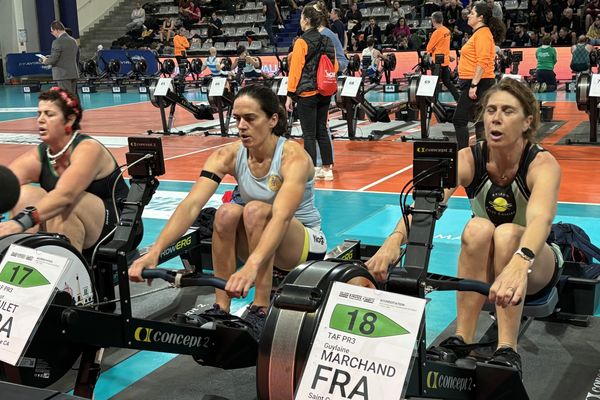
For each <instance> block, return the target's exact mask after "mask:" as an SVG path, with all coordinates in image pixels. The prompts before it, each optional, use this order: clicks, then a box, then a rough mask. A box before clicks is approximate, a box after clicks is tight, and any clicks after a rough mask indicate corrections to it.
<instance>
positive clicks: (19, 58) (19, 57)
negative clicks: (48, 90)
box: [6, 53, 52, 79]
mask: <svg viewBox="0 0 600 400" xmlns="http://www.w3.org/2000/svg"><path fill="white" fill-rule="evenodd" d="M36 54H37V53H9V54H7V55H6V73H7V75H8V79H10V78H14V77H20V76H52V66H50V65H44V64H42V63H41V62H40V60H39V57H38V56H37V55H36Z"/></svg>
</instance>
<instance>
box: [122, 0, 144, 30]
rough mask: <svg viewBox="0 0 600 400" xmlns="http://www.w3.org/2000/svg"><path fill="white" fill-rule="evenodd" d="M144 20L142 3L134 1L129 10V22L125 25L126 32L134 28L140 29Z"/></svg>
mask: <svg viewBox="0 0 600 400" xmlns="http://www.w3.org/2000/svg"><path fill="white" fill-rule="evenodd" d="M145 20H146V10H144V9H143V8H142V5H141V4H140V2H139V1H136V2H135V6H134V8H133V11H131V22H130V23H128V24H127V25H126V26H125V28H126V29H127V32H129V31H132V30H134V29H141V28H142V27H143V26H144V21H145Z"/></svg>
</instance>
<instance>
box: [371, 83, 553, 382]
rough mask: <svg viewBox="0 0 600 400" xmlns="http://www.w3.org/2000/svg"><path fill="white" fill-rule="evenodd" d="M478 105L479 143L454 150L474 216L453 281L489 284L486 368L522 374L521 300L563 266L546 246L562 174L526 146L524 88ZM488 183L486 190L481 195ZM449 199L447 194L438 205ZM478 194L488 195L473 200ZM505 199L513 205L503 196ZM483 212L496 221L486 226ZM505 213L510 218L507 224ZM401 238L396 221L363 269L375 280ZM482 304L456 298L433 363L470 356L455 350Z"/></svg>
mask: <svg viewBox="0 0 600 400" xmlns="http://www.w3.org/2000/svg"><path fill="white" fill-rule="evenodd" d="M481 104H482V111H481V114H480V119H481V120H483V123H484V127H485V142H484V144H480V143H477V144H476V145H474V147H473V148H465V149H462V150H460V152H459V157H458V160H459V161H458V184H459V185H461V186H463V187H465V188H467V192H468V193H469V197H470V198H471V197H472V198H473V199H471V207H472V210H473V215H474V216H473V218H471V219H470V220H469V221H468V223H467V225H466V226H465V228H464V231H463V234H462V237H461V252H460V256H459V258H458V276H459V277H461V278H468V279H475V280H479V281H487V282H490V283H492V286H491V289H490V294H489V298H488V300H489V301H490V302H494V303H496V315H497V321H498V347H497V350H496V352H495V353H494V355H493V356H492V358H491V360H490V361H489V362H491V363H494V364H500V365H505V366H509V367H513V368H516V369H517V370H519V372H520V370H521V359H520V356H519V354H518V353H517V352H516V349H517V335H518V330H519V326H520V320H521V314H522V312H523V298H524V297H525V295H528V296H529V295H534V296H541V295H543V294H545V293H546V291H547V290H549V289H551V288H552V287H553V286H554V285H555V284H556V282H557V279H558V276H559V274H558V269H559V268H560V266H561V263H562V261H561V256H559V253H556V252H555V251H554V250H553V246H550V245H548V244H547V243H546V239H547V237H548V234H549V231H550V228H551V224H552V220H553V218H554V215H555V213H556V206H557V197H558V189H559V186H560V167H559V165H558V162H557V161H556V159H555V158H554V157H553V156H552V155H551V154H550V153H549V152H547V151H543V149H541V147H539V146H538V145H534V144H532V143H534V142H535V133H536V131H537V128H538V126H539V118H540V117H539V115H540V113H539V108H538V103H537V101H536V99H535V97H534V95H533V93H532V92H531V90H530V89H529V88H528V87H527V86H525V85H523V84H522V83H520V82H517V81H515V80H513V79H503V80H501V81H500V82H499V83H498V84H496V85H495V86H493V87H492V88H490V89H489V91H488V92H486V94H485V95H484V96H483V99H482V100H481ZM482 149H483V150H484V151H482ZM486 182H488V184H487V185H488V186H486V187H485V188H482V187H480V186H482V185H484V184H486ZM489 182H491V183H489ZM513 185H514V186H513ZM517 186H518V187H517ZM454 191H455V189H452V190H447V191H446V193H445V199H444V201H447V200H448V198H449V197H450V196H451V195H452V193H454ZM484 191H485V193H487V194H486V195H485V196H482V197H481V198H477V195H478V193H482V192H484ZM492 192H493V193H496V196H495V197H493V198H492V197H490V193H492ZM509 192H510V194H511V195H514V196H512V197H513V198H514V199H516V200H515V201H513V200H511V198H510V197H511V196H508V195H505V194H506V193H509ZM475 200H476V201H475ZM515 207H522V208H524V209H521V210H515ZM489 210H491V212H492V214H497V215H494V216H495V217H502V218H491V216H490V214H489V213H488V211H489ZM515 211H516V212H515ZM511 213H512V214H514V217H511V218H510V219H508V218H506V217H507V216H508V215H509V214H511ZM500 214H502V215H500ZM494 221H495V222H494ZM406 236H407V230H406V226H405V223H404V220H403V219H401V220H400V221H399V222H398V224H397V225H396V228H395V229H394V231H393V232H392V233H391V234H390V236H389V237H388V238H387V240H386V241H385V243H384V244H383V246H382V247H381V249H380V250H379V251H378V252H377V253H376V254H375V256H373V257H372V258H371V259H370V260H369V261H368V262H367V266H368V268H369V270H370V271H372V273H373V274H374V275H375V277H376V278H377V279H379V280H385V279H386V278H387V267H388V265H389V264H390V263H391V262H393V261H394V260H396V259H397V258H398V257H399V255H400V246H401V245H402V244H403V243H406ZM485 300H486V299H485V298H484V297H483V296H481V295H480V294H477V293H473V292H459V294H458V295H457V323H456V333H455V335H454V336H451V337H450V338H447V339H446V340H444V341H442V342H441V343H440V345H439V346H437V347H434V348H432V349H430V350H428V352H430V353H431V356H432V357H433V358H434V359H438V360H444V361H449V362H452V361H454V360H455V359H456V358H461V357H465V356H467V355H468V353H469V351H470V350H464V347H463V348H462V349H461V348H460V347H458V348H457V347H456V346H457V345H461V344H463V345H464V344H465V343H472V342H473V340H474V336H475V331H476V328H477V320H478V318H479V313H480V311H481V308H482V306H483V304H484V302H485Z"/></svg>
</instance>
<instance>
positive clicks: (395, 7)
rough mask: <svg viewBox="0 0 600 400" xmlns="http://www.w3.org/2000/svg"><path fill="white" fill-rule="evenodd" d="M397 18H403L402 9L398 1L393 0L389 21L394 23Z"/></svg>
mask: <svg viewBox="0 0 600 400" xmlns="http://www.w3.org/2000/svg"><path fill="white" fill-rule="evenodd" d="M398 18H405V15H404V10H403V9H402V7H400V2H399V1H394V4H392V12H391V13H390V23H391V24H392V25H395V24H396V22H397V21H398Z"/></svg>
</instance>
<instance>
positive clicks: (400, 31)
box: [392, 18, 410, 43]
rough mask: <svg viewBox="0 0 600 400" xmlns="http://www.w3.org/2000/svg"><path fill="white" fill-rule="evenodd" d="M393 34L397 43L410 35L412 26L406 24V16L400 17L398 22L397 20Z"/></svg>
mask: <svg viewBox="0 0 600 400" xmlns="http://www.w3.org/2000/svg"><path fill="white" fill-rule="evenodd" d="M392 35H394V39H395V42H396V43H398V42H399V41H400V39H401V38H403V37H405V38H409V37H410V28H409V27H408V25H406V20H405V19H404V18H398V22H396V26H394V30H393V31H392Z"/></svg>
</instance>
